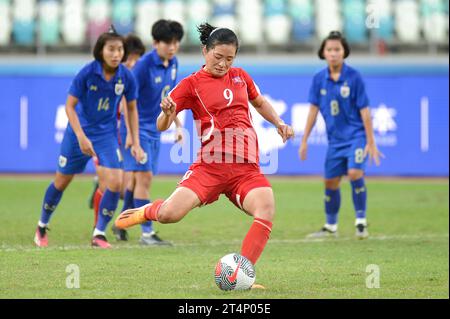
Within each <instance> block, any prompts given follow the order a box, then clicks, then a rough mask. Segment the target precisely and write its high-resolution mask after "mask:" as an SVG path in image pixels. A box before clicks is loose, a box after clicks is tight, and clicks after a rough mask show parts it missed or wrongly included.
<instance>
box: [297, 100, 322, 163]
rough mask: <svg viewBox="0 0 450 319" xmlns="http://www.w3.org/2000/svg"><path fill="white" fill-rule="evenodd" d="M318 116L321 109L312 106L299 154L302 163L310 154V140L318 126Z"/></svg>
mask: <svg viewBox="0 0 450 319" xmlns="http://www.w3.org/2000/svg"><path fill="white" fill-rule="evenodd" d="M317 114H319V108H318V107H317V106H315V105H311V106H310V108H309V112H308V119H307V120H306V126H305V132H304V134H303V138H302V142H301V144H300V148H299V150H298V154H299V156H300V159H301V160H302V161H304V160H306V158H307V153H308V138H309V135H310V134H311V131H312V129H313V127H314V124H316V119H317Z"/></svg>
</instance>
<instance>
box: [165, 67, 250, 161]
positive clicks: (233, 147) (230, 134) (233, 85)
mask: <svg viewBox="0 0 450 319" xmlns="http://www.w3.org/2000/svg"><path fill="white" fill-rule="evenodd" d="M169 96H170V97H171V98H172V100H173V101H174V102H175V103H176V105H177V106H176V113H177V114H178V113H179V112H181V111H182V110H186V109H190V110H192V113H193V116H194V120H195V123H196V127H197V132H198V134H199V136H201V140H202V147H201V149H200V151H199V154H198V159H197V162H207V163H208V162H220V163H222V162H227V163H231V162H230V160H232V162H233V163H235V162H238V163H259V155H258V152H259V150H258V139H257V136H256V131H255V129H254V128H253V124H252V119H251V114H250V109H249V101H251V100H254V99H256V98H257V97H258V96H259V92H258V90H257V89H256V86H255V84H254V82H253V80H252V78H251V77H250V75H248V73H247V72H245V71H244V70H243V69H241V68H231V69H230V70H229V71H228V73H227V74H226V75H224V76H223V77H220V78H217V77H214V76H213V75H212V74H210V73H208V72H206V71H204V69H203V68H202V69H201V70H200V71H198V72H196V73H193V74H191V75H190V76H188V77H187V78H185V79H183V80H182V81H181V82H180V83H179V84H178V85H177V86H176V87H175V88H174V89H173V90H172V91H171V92H170V93H169Z"/></svg>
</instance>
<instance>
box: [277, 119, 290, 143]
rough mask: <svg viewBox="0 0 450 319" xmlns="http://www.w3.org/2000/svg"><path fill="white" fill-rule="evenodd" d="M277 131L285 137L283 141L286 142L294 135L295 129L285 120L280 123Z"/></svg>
mask: <svg viewBox="0 0 450 319" xmlns="http://www.w3.org/2000/svg"><path fill="white" fill-rule="evenodd" d="M277 131H278V134H280V136H281V138H282V139H283V143H286V141H287V140H288V139H290V138H292V137H294V130H293V129H292V127H290V126H289V125H287V124H285V123H283V122H281V123H280V124H278V127H277Z"/></svg>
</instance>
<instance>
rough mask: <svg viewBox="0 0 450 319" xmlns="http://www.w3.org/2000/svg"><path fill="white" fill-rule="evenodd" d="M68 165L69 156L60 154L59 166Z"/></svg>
mask: <svg viewBox="0 0 450 319" xmlns="http://www.w3.org/2000/svg"><path fill="white" fill-rule="evenodd" d="M66 165H67V157H64V156H62V155H60V156H59V167H66Z"/></svg>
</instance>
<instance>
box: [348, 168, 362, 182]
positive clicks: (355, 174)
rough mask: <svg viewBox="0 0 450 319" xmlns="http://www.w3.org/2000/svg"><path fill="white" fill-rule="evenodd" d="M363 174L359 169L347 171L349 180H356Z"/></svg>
mask: <svg viewBox="0 0 450 319" xmlns="http://www.w3.org/2000/svg"><path fill="white" fill-rule="evenodd" d="M363 176H364V173H363V171H361V170H349V171H348V178H349V179H350V180H351V181H356V180H358V179H360V178H362V177H363Z"/></svg>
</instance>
